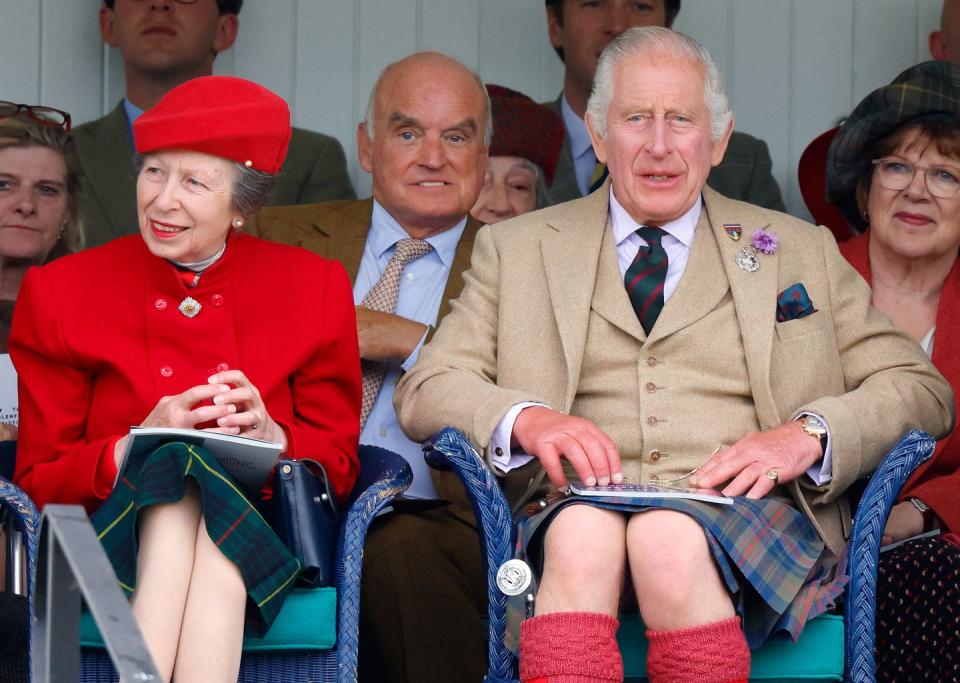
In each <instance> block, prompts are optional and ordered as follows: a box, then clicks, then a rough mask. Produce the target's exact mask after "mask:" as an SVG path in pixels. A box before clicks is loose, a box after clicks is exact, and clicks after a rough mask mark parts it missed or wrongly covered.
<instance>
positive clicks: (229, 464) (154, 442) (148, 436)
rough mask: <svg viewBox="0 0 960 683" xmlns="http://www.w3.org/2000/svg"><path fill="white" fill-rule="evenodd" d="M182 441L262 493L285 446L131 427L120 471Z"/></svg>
mask: <svg viewBox="0 0 960 683" xmlns="http://www.w3.org/2000/svg"><path fill="white" fill-rule="evenodd" d="M172 441H180V442H183V443H189V444H193V445H196V446H202V447H203V448H205V449H207V450H208V451H210V452H211V453H212V454H213V455H214V456H215V457H216V458H217V460H219V461H220V464H221V465H223V468H224V469H225V470H226V471H227V472H229V473H230V476H232V477H233V478H234V479H236V480H237V482H238V483H239V484H240V485H241V486H243V487H244V488H245V489H246V490H247V492H248V493H252V494H256V493H259V492H260V489H262V488H263V485H264V484H265V483H266V481H267V477H268V476H269V475H270V471H271V470H272V469H273V466H274V465H276V464H277V460H278V459H279V458H280V451H281V449H282V448H283V446H282V445H281V444H278V443H275V442H273V441H263V440H261V439H251V438H250V437H247V436H233V435H231V434H221V433H220V432H204V431H201V430H199V429H181V428H178V427H131V428H130V438H129V439H127V448H126V450H125V451H124V452H123V460H122V461H121V464H120V467H119V471H120V473H121V474H122V473H123V471H124V469H125V468H126V466H127V463H128V462H131V459H135V460H139V459H141V458H143V457H144V456H145V455H146V454H148V453H150V452H151V451H153V450H156V449H157V448H158V447H159V446H161V445H162V444H164V443H170V442H172Z"/></svg>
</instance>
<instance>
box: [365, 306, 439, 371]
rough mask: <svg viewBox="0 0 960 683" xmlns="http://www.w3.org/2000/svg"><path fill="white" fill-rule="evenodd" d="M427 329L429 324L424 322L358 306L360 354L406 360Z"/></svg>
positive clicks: (390, 359) (376, 357) (369, 358)
mask: <svg viewBox="0 0 960 683" xmlns="http://www.w3.org/2000/svg"><path fill="white" fill-rule="evenodd" d="M426 331H427V326H426V325H424V324H423V323H418V322H416V321H414V320H408V319H407V318H403V317H400V316H399V315H394V314H393V313H381V312H379V311H371V310H370V309H369V308H364V307H363V306H357V337H358V338H359V340H360V357H361V358H364V359H366V360H377V361H382V362H389V361H403V360H406V359H407V357H408V356H409V355H410V354H411V353H413V350H414V349H415V348H417V344H419V343H420V338H421V337H422V336H423V334H424V332H426Z"/></svg>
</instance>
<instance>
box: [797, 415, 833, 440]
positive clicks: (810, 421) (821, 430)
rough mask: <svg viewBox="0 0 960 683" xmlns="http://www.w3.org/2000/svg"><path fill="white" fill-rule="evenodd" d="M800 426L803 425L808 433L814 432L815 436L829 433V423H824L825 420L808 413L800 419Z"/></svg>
mask: <svg viewBox="0 0 960 683" xmlns="http://www.w3.org/2000/svg"><path fill="white" fill-rule="evenodd" d="M800 426H802V427H803V430H804V431H805V432H807V434H812V435H813V436H824V435H825V434H826V433H827V425H825V424H824V422H823V420H821V419H820V418H818V417H814V416H813V415H807V416H805V417H804V418H803V419H802V420H801V421H800Z"/></svg>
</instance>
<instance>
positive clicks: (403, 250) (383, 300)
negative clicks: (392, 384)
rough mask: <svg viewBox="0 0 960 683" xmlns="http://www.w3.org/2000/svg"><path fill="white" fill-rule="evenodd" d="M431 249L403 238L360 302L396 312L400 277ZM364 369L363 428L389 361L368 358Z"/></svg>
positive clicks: (426, 245) (370, 307)
mask: <svg viewBox="0 0 960 683" xmlns="http://www.w3.org/2000/svg"><path fill="white" fill-rule="evenodd" d="M431 249H433V247H431V246H430V244H429V243H428V242H425V241H423V240H415V239H402V240H400V241H399V242H397V248H396V251H394V253H393V256H392V257H391V259H390V262H389V263H388V264H387V267H386V269H385V270H384V271H383V275H381V276H380V279H379V280H377V281H376V282H375V283H374V285H373V287H371V288H370V291H369V292H367V295H366V296H365V297H363V301H362V302H361V304H360V305H361V306H363V307H364V308H369V309H370V310H371V311H380V312H381V313H393V312H394V310H395V309H396V308H397V297H398V296H399V295H400V276H401V275H402V274H403V269H404V267H405V266H406V265H407V264H408V263H410V262H411V261H413V260H415V259H418V258H420V257H421V256H425V255H426V254H428V253H430V250H431ZM360 368H361V370H362V371H363V402H362V403H361V407H360V428H361V429H363V426H364V425H365V424H366V423H367V417H369V415H370V410H371V409H372V408H373V403H374V401H376V400H377V394H378V393H380V386H381V385H382V384H383V378H384V377H385V376H386V374H387V364H386V363H380V362H378V361H368V360H364V361H361V362H360Z"/></svg>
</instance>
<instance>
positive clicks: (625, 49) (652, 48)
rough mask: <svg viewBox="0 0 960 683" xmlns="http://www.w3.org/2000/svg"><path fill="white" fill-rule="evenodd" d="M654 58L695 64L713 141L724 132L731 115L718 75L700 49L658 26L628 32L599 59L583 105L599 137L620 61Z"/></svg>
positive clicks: (688, 39)
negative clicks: (699, 75)
mask: <svg viewBox="0 0 960 683" xmlns="http://www.w3.org/2000/svg"><path fill="white" fill-rule="evenodd" d="M649 55H652V56H655V57H660V58H664V59H675V60H678V61H688V62H693V63H694V64H699V65H700V66H701V67H703V75H704V78H703V81H704V86H703V101H704V104H706V106H707V110H708V111H709V112H710V130H711V133H712V134H713V139H714V140H719V139H720V138H722V137H723V135H724V133H726V132H727V128H728V127H729V126H730V121H731V120H732V119H733V112H731V111H730V102H729V100H728V99H727V95H726V93H724V91H723V82H722V81H721V80H720V72H719V71H718V70H717V65H716V64H715V63H714V62H713V58H712V57H711V56H710V53H709V52H708V51H707V49H706V48H705V47H703V45H701V44H700V43H698V42H697V41H695V40H694V39H693V38H691V37H690V36H687V35H684V34H682V33H678V32H677V31H673V30H671V29H668V28H664V27H662V26H644V27H637V28H632V29H630V30H628V31H624V32H623V33H621V34H620V35H619V36H617V37H616V38H615V39H614V40H613V41H612V42H611V43H610V44H609V45H607V47H606V48H604V50H603V53H602V54H601V55H600V61H599V63H598V64H597V71H596V73H595V74H594V77H593V92H592V93H590V100H589V102H587V115H588V116H589V117H590V121H591V123H592V124H593V128H594V130H596V131H597V133H598V134H599V135H600V137H606V135H607V112H608V111H609V109H610V102H611V101H613V75H614V71H616V66H617V64H618V63H620V61H621V60H623V59H626V58H629V57H642V56H649Z"/></svg>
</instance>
